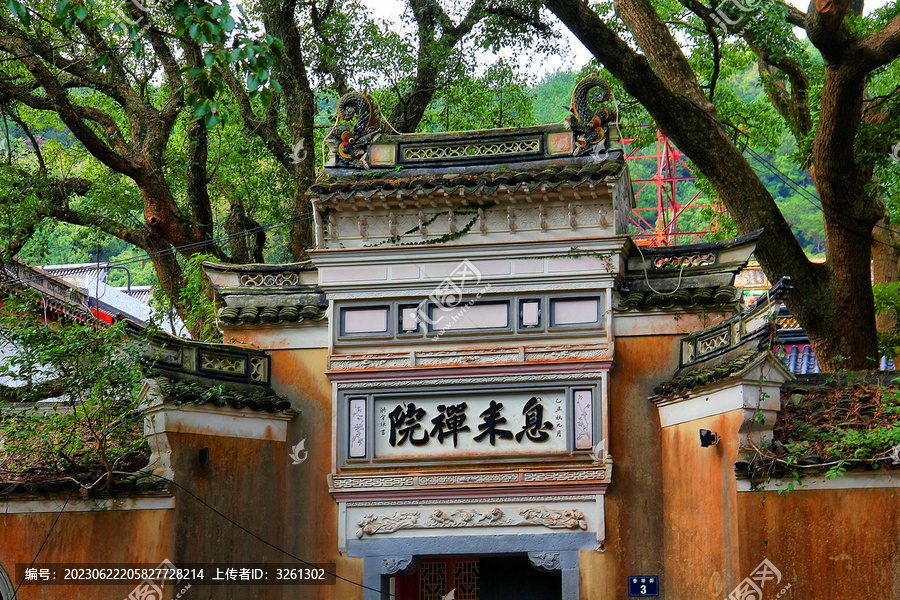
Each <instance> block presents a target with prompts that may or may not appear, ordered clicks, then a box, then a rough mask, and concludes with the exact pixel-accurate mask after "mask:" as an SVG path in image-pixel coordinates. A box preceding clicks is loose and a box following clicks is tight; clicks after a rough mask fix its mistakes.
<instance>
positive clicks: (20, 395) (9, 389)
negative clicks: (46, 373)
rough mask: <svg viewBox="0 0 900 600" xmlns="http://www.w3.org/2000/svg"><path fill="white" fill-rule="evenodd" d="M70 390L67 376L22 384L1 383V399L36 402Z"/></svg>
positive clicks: (61, 394)
mask: <svg viewBox="0 0 900 600" xmlns="http://www.w3.org/2000/svg"><path fill="white" fill-rule="evenodd" d="M68 391H69V388H68V381H67V379H66V378H65V377H58V378H56V379H48V380H47V381H40V382H32V383H26V384H23V385H21V386H14V385H0V401H2V400H5V401H7V402H36V401H38V400H46V399H48V398H57V397H59V396H63V395H65V394H66V393H67V392H68Z"/></svg>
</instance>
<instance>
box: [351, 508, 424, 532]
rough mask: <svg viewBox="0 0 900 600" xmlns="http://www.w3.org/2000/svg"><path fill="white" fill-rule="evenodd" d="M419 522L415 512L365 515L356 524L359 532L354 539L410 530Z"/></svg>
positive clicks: (403, 511) (402, 511)
mask: <svg viewBox="0 0 900 600" xmlns="http://www.w3.org/2000/svg"><path fill="white" fill-rule="evenodd" d="M418 521H419V511H417V510H398V511H397V512H395V513H391V514H389V515H380V516H378V517H376V516H375V515H366V516H364V517H363V518H362V519H360V520H359V521H357V522H356V525H357V526H358V527H359V530H358V531H357V532H356V537H358V538H361V537H362V536H363V535H364V534H365V535H375V534H376V533H394V532H395V531H397V530H398V529H410V528H412V527H415V526H416V525H417V523H418Z"/></svg>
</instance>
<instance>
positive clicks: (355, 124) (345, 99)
mask: <svg viewBox="0 0 900 600" xmlns="http://www.w3.org/2000/svg"><path fill="white" fill-rule="evenodd" d="M380 113H381V111H380V110H379V108H378V104H377V103H376V102H375V100H374V99H373V98H372V97H371V96H370V95H369V93H368V92H366V91H362V92H349V93H347V94H344V95H343V96H341V97H340V99H338V102H337V119H336V120H335V123H334V126H333V127H332V128H331V129H330V130H329V131H328V134H327V135H326V136H325V142H324V144H325V146H326V148H327V150H326V154H325V163H326V165H327V164H329V159H330V158H331V157H334V162H333V163H331V164H332V166H337V167H355V168H358V169H360V168H361V169H367V170H368V169H369V163H368V157H369V144H370V143H371V142H374V141H375V140H377V139H378V137H379V136H380V135H381V122H380V119H379V117H378V115H379V114H380ZM348 121H349V122H351V123H349V124H348V123H347V122H348Z"/></svg>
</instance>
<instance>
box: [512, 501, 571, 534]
mask: <svg viewBox="0 0 900 600" xmlns="http://www.w3.org/2000/svg"><path fill="white" fill-rule="evenodd" d="M519 512H521V513H522V516H523V517H524V519H525V521H527V522H528V523H531V524H532V525H543V526H544V527H549V528H551V529H582V530H584V529H587V521H586V520H585V518H584V513H583V512H581V511H580V510H576V509H567V510H556V509H553V508H547V507H546V506H539V507H536V508H523V509H522V510H521V511H519Z"/></svg>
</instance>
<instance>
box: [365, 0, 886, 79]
mask: <svg viewBox="0 0 900 600" xmlns="http://www.w3.org/2000/svg"><path fill="white" fill-rule="evenodd" d="M786 1H787V2H788V3H789V4H791V5H793V6H795V7H797V8H798V9H800V10H802V11H804V12H806V10H807V9H808V8H809V1H808V0H786ZM894 1H895V0H866V3H865V12H866V14H868V13H870V12H872V11H873V10H875V9H876V8H881V7H882V6H884V5H886V4H889V3H892V2H894ZM363 4H365V5H366V6H368V7H369V8H370V9H371V10H372V12H373V13H374V14H375V16H377V17H381V18H383V19H385V20H387V21H390V22H391V23H393V24H395V26H397V27H400V26H401V17H402V15H403V12H404V11H405V10H406V3H405V2H404V1H403V0H363ZM469 4H470V2H450V1H447V0H445V1H444V2H442V5H443V6H444V8H445V10H446V11H447V14H448V15H450V17H451V18H452V19H454V21H457V22H458V21H459V20H460V19H461V18H462V16H463V14H464V11H465V9H466V8H467V7H468V6H469ZM747 4H754V2H747ZM553 20H555V18H554V19H553ZM557 26H558V28H559V30H560V31H561V32H562V34H563V41H562V42H561V43H562V44H565V45H566V46H567V48H566V50H567V51H566V52H564V53H563V54H562V55H553V56H546V55H538V54H536V53H535V54H530V55H529V56H521V55H518V54H516V53H515V52H512V51H507V52H502V53H501V54H500V56H491V55H489V54H488V53H484V54H483V59H484V60H482V61H479V62H482V63H493V62H494V61H495V60H496V59H497V58H500V57H502V58H504V59H506V60H508V61H511V62H518V61H525V62H523V63H522V64H520V66H521V67H522V69H523V70H524V71H525V72H526V73H527V74H528V75H529V76H531V77H532V78H533V79H534V80H535V82H538V81H540V80H541V79H542V78H543V77H544V76H545V75H547V74H549V73H554V72H556V71H559V70H577V69H580V68H581V67H582V66H584V65H585V64H586V63H587V62H588V61H590V60H591V58H592V56H591V53H590V52H589V51H588V50H587V48H585V47H584V45H583V44H582V43H581V42H580V41H579V40H578V38H576V37H575V36H574V35H573V34H572V32H570V31H569V30H568V29H567V28H566V27H565V26H563V25H562V24H560V23H558V22H557ZM794 35H796V36H797V37H798V38H804V37H806V32H804V31H803V30H802V29H799V28H794ZM483 68H486V64H485V65H483Z"/></svg>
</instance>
